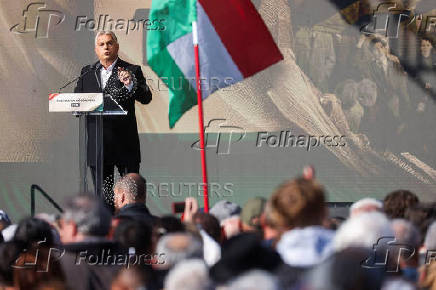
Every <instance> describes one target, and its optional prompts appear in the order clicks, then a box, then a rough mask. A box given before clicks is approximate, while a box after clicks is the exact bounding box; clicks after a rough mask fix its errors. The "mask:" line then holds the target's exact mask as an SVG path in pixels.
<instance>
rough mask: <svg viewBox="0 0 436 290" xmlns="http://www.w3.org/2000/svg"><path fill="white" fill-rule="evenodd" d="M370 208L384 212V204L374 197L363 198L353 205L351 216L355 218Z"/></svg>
mask: <svg viewBox="0 0 436 290" xmlns="http://www.w3.org/2000/svg"><path fill="white" fill-rule="evenodd" d="M369 207H374V208H376V209H377V210H382V209H383V203H382V202H381V201H379V200H377V199H375V198H372V197H366V198H362V199H360V200H358V201H356V202H355V203H353V204H352V205H351V207H350V216H354V215H356V214H358V213H361V212H365V211H366V209H368V208H369Z"/></svg>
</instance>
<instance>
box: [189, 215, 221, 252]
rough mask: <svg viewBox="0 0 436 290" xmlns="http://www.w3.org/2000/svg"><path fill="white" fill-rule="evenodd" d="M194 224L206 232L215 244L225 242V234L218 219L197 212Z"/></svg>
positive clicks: (194, 216)
mask: <svg viewBox="0 0 436 290" xmlns="http://www.w3.org/2000/svg"><path fill="white" fill-rule="evenodd" d="M192 222H193V223H194V224H195V225H196V226H197V227H198V228H199V229H202V230H204V231H205V232H206V233H207V234H208V235H209V236H210V237H211V238H213V240H214V241H215V242H217V243H218V244H221V243H222V242H223V233H222V231H221V226H220V224H219V221H218V219H217V218H216V217H215V216H213V215H211V214H210V213H204V212H196V213H195V214H194V215H193V217H192Z"/></svg>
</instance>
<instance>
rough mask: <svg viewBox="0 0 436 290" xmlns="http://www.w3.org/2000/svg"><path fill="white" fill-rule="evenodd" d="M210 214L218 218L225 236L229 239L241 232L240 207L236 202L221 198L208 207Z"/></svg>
mask: <svg viewBox="0 0 436 290" xmlns="http://www.w3.org/2000/svg"><path fill="white" fill-rule="evenodd" d="M210 214H212V215H214V216H215V217H216V218H217V219H218V220H219V222H220V225H221V227H222V228H223V231H224V235H225V238H227V239H229V238H230V237H232V236H234V235H237V234H238V233H240V232H241V226H240V223H241V220H240V214H241V207H240V206H239V205H237V204H236V203H234V202H231V201H227V200H221V201H219V202H217V203H216V204H215V205H214V206H213V207H212V208H211V209H210Z"/></svg>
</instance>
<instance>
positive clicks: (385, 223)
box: [333, 212, 394, 251]
mask: <svg viewBox="0 0 436 290" xmlns="http://www.w3.org/2000/svg"><path fill="white" fill-rule="evenodd" d="M383 237H394V232H393V230H392V227H391V223H390V221H389V220H388V218H387V217H386V216H385V215H384V214H383V213H380V212H368V213H362V214H360V215H358V216H355V217H352V218H349V219H348V220H347V221H345V222H344V223H343V224H342V225H341V226H340V227H339V229H338V230H337V232H336V235H335V237H334V239H333V248H334V249H335V250H336V251H341V250H343V249H345V248H348V247H367V248H372V246H373V245H374V244H377V241H378V240H379V239H380V238H383Z"/></svg>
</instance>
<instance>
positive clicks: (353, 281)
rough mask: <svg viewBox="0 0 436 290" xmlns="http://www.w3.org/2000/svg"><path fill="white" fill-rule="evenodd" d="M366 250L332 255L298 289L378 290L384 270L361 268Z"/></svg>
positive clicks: (306, 277)
mask: <svg viewBox="0 0 436 290" xmlns="http://www.w3.org/2000/svg"><path fill="white" fill-rule="evenodd" d="M368 253H369V252H368V250H367V249H363V248H358V247H356V248H347V249H344V250H342V251H340V252H337V253H335V254H333V255H332V256H331V257H330V258H328V259H327V260H325V261H324V262H322V263H320V264H319V265H317V266H316V267H314V268H313V269H312V270H310V271H309V272H308V273H307V275H306V276H305V277H304V278H303V279H302V280H303V281H302V282H301V283H300V288H299V289H311V290H350V289H353V290H380V289H382V284H383V278H384V269H382V268H377V267H375V268H372V269H370V268H365V267H362V261H364V260H365V259H366V258H367V257H368Z"/></svg>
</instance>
